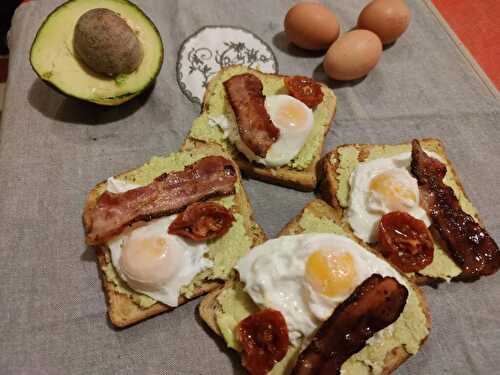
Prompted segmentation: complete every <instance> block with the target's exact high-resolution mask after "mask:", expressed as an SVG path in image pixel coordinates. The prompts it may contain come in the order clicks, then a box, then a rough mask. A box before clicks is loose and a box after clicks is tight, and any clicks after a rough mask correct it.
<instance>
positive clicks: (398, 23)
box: [358, 0, 411, 44]
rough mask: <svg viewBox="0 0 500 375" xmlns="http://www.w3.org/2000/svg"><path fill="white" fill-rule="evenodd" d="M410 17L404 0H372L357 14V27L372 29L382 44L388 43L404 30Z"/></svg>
mask: <svg viewBox="0 0 500 375" xmlns="http://www.w3.org/2000/svg"><path fill="white" fill-rule="evenodd" d="M410 18H411V13H410V9H409V8H408V6H407V5H406V3H405V2H404V0H374V1H372V2H371V3H369V4H368V5H367V6H366V7H365V8H364V9H363V10H362V11H361V13H360V14H359V17H358V28H360V29H366V30H371V31H373V32H374V33H375V34H377V35H378V36H379V38H380V40H381V41H382V43H383V44H389V43H392V42H394V41H395V40H396V39H398V38H399V37H400V36H401V34H403V33H404V32H405V30H406V29H407V28H408V25H409V24H410Z"/></svg>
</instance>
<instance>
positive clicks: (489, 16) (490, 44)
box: [432, 0, 500, 90]
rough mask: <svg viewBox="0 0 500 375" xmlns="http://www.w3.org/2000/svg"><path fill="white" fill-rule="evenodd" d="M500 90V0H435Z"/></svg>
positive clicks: (454, 29) (440, 10)
mask: <svg viewBox="0 0 500 375" xmlns="http://www.w3.org/2000/svg"><path fill="white" fill-rule="evenodd" d="M432 2H433V3H434V5H435V6H436V8H437V9H438V10H439V12H440V13H441V15H442V16H443V18H444V19H445V20H446V21H447V22H448V24H449V25H450V27H451V28H452V29H453V31H454V32H455V34H457V36H458V37H459V38H460V40H461V41H462V43H463V44H464V45H465V46H466V47H467V49H468V50H469V51H470V53H471V54H472V56H474V58H475V59H476V61H477V62H478V63H479V65H480V66H481V67H482V68H483V70H484V72H485V73H486V74H487V75H488V76H489V77H490V79H491V80H492V81H493V83H494V84H495V86H496V87H497V90H500V0H432Z"/></svg>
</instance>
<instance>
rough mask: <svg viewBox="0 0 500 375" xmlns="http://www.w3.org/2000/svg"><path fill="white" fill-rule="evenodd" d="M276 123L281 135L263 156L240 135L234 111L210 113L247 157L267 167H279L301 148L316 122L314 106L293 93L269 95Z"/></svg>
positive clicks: (268, 104)
mask: <svg viewBox="0 0 500 375" xmlns="http://www.w3.org/2000/svg"><path fill="white" fill-rule="evenodd" d="M264 106H265V108H266V111H267V113H268V114H269V117H270V118H271V121H272V122H273V124H274V125H275V126H276V127H277V128H279V130H280V135H279V137H278V139H277V140H276V142H274V143H273V144H272V145H271V147H270V148H269V150H268V151H267V154H266V157H265V158H261V157H259V156H257V155H255V153H254V152H253V151H252V150H250V149H249V148H248V146H247V145H246V144H245V143H243V141H242V139H241V138H240V134H239V131H238V125H237V123H236V119H235V118H234V114H231V115H229V116H224V115H222V116H218V117H210V119H209V121H210V124H212V125H215V124H216V125H218V126H219V127H220V128H221V129H222V130H223V131H224V134H225V135H226V136H227V137H228V138H229V140H230V141H231V143H233V144H234V145H235V146H236V148H237V149H238V150H239V151H240V152H241V153H243V154H244V155H245V156H246V157H247V159H249V160H252V161H255V162H257V163H260V164H263V165H265V166H267V167H279V166H282V165H285V164H287V163H289V162H290V161H291V160H292V159H293V158H294V157H295V156H297V154H298V153H299V152H300V150H301V149H302V147H303V146H304V143H305V142H306V140H307V137H308V136H309V133H310V132H311V130H312V128H313V125H314V116H313V112H312V110H311V109H310V108H309V107H308V106H306V105H305V104H304V103H302V102H301V101H300V100H298V99H295V98H294V97H292V96H289V95H271V96H267V97H266V99H265V102H264Z"/></svg>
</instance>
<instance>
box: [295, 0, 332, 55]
mask: <svg viewBox="0 0 500 375" xmlns="http://www.w3.org/2000/svg"><path fill="white" fill-rule="evenodd" d="M285 32H286V35H287V37H288V40H289V41H290V42H292V43H294V44H296V45H297V46H299V47H302V48H304V49H309V50H322V49H327V48H328V47H330V46H331V44H332V43H333V42H334V41H335V40H336V39H337V38H338V36H339V32H340V28H339V23H338V22H337V17H335V14H334V13H333V12H332V11H331V10H330V9H328V8H327V7H326V6H324V5H322V4H320V3H300V4H297V5H295V6H294V7H292V8H291V9H290V10H289V11H288V13H287V14H286V17H285Z"/></svg>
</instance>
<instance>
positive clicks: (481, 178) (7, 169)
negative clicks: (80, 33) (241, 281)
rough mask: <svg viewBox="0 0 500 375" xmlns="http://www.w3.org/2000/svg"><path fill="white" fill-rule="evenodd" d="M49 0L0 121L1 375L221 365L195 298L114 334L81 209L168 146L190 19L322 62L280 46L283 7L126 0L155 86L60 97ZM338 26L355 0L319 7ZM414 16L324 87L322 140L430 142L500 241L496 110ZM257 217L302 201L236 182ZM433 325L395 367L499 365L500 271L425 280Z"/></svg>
mask: <svg viewBox="0 0 500 375" xmlns="http://www.w3.org/2000/svg"><path fill="white" fill-rule="evenodd" d="M59 3H60V1H45V0H44V1H33V2H31V3H28V4H25V5H23V6H22V7H21V8H20V9H19V10H18V12H17V14H16V17H15V20H14V24H13V29H12V30H11V35H10V36H11V38H10V45H11V56H10V67H9V80H8V84H7V93H6V102H5V110H4V113H3V116H2V123H1V126H0V176H1V194H0V212H1V215H0V261H1V263H0V373H2V374H231V373H242V369H241V367H240V365H239V361H238V358H237V357H236V356H235V355H228V353H227V352H226V350H224V346H223V345H222V344H221V341H220V340H214V338H213V337H212V335H211V334H210V333H208V331H207V330H206V329H205V328H204V326H203V325H202V324H201V322H200V320H199V319H198V318H197V317H196V313H195V309H196V306H197V304H198V302H199V301H194V302H192V303H189V304H187V305H185V306H182V307H181V308H178V309H177V310H175V311H174V312H172V313H169V314H163V315H161V316H158V317H156V318H153V319H150V320H148V321H146V322H143V323H140V324H138V325H136V326H134V327H131V328H129V329H126V330H121V331H118V330H115V329H113V328H112V327H111V326H110V324H109V323H108V321H107V319H106V304H105V299H104V294H103V293H102V290H101V284H100V280H99V276H98V272H97V267H96V263H95V256H94V254H93V253H92V252H91V251H87V250H86V249H85V245H84V240H83V228H82V224H81V212H82V207H83V202H84V200H85V196H86V193H87V192H88V191H89V190H90V189H91V188H92V187H93V186H94V184H95V183H96V182H98V181H101V180H103V179H105V178H106V177H108V176H111V175H113V174H117V173H118V172H121V171H124V170H128V169H131V168H134V167H136V166H138V165H141V164H142V163H144V162H145V161H147V160H148V159H149V158H150V157H151V156H153V155H157V154H167V153H170V152H172V151H175V150H177V149H178V148H179V146H180V144H181V142H182V140H183V138H184V137H185V135H186V134H187V132H188V129H189V127H190V124H191V121H192V119H194V118H195V116H196V115H197V113H198V111H199V107H198V106H196V105H194V104H192V103H191V102H189V101H188V100H187V98H186V97H185V96H183V94H182V93H181V91H180V89H179V87H178V85H177V82H176V75H175V63H176V56H177V51H178V48H179V46H180V45H181V43H182V41H183V40H184V39H185V38H186V37H187V36H188V35H190V34H192V33H193V32H194V31H196V30H197V29H199V28H200V27H202V26H204V25H217V24H227V25H236V26H241V27H244V28H245V29H248V30H251V31H253V32H254V33H256V34H257V35H259V36H260V37H261V38H262V39H263V40H264V41H265V42H267V43H268V44H269V45H270V46H271V47H272V48H273V50H274V52H275V54H276V57H277V59H278V61H279V67H280V72H282V73H285V74H302V75H311V74H312V75H313V76H314V77H315V78H317V79H324V78H325V77H324V76H323V75H322V73H321V69H320V67H319V66H320V63H321V57H310V56H307V55H305V54H303V53H300V52H298V51H296V50H293V49H292V50H287V48H286V43H285V40H284V37H283V34H282V21H283V17H284V15H285V13H286V10H287V9H288V7H289V6H290V5H291V2H290V1H284V0H280V1H238V2H237V1H222V0H213V1H203V2H202V1H195V0H182V1H180V0H179V1H153V0H150V1H140V2H139V1H138V3H139V5H140V6H141V7H142V8H143V9H144V11H145V12H146V13H147V14H148V15H149V16H150V17H151V18H152V19H153V21H154V22H155V23H156V25H157V26H158V28H159V30H160V32H161V35H162V37H163V40H164V43H165V64H164V66H163V69H162V71H161V74H160V75H159V77H158V80H157V83H156V86H155V87H154V90H153V91H152V92H151V93H150V94H149V95H145V96H141V97H139V98H137V99H135V100H133V101H132V102H130V103H128V104H126V105H123V106H121V107H117V108H102V107H97V106H93V105H90V104H86V103H81V102H77V101H75V100H73V99H70V98H66V97H64V96H62V95H60V94H59V93H57V92H55V91H54V90H51V89H50V88H49V87H47V86H46V85H45V84H43V83H42V82H40V81H39V80H38V79H37V78H36V76H35V74H34V73H33V72H32V70H31V68H30V65H29V62H28V53H29V48H30V45H31V42H32V40H33V37H34V35H35V33H36V30H37V29H38V27H39V26H40V24H41V22H42V21H43V19H44V18H45V17H46V16H47V14H48V13H49V12H50V11H51V10H52V9H54V7H55V6H56V5H58V4H59ZM328 3H330V5H331V7H332V8H333V9H334V10H335V11H336V13H337V15H338V18H339V20H340V23H341V24H342V28H343V30H348V29H350V28H351V27H352V26H353V25H354V24H355V22H356V17H357V13H358V12H359V10H360V9H361V8H362V6H363V4H364V1H361V0H349V1H347V0H345V1H339V0H338V1H329V2H328ZM408 3H410V6H411V8H412V11H413V20H412V23H411V26H410V28H409V30H408V31H407V33H406V34H405V35H404V36H403V37H402V38H401V40H400V41H398V42H397V43H396V44H395V45H394V46H392V47H391V48H388V49H387V50H386V51H385V52H384V54H383V56H382V60H381V62H380V64H379V65H378V66H377V67H376V69H375V70H374V71H373V72H371V73H370V75H369V76H368V77H367V78H366V79H364V80H362V81H361V82H354V83H346V84H342V85H339V84H334V83H332V82H330V81H326V80H325V81H326V82H328V83H329V84H331V85H333V88H334V89H335V92H336V94H337V96H338V112H337V116H336V119H335V122H334V124H333V128H332V131H331V132H330V134H329V135H328V138H327V142H326V149H327V150H328V149H331V148H332V147H334V146H336V145H338V144H342V143H353V142H357V143H361V142H378V143H391V142H393V143H394V142H401V141H406V140H408V139H410V138H412V137H439V138H441V139H442V140H443V141H444V143H445V145H446V147H447V151H448V154H449V156H450V158H451V160H453V161H454V162H455V164H456V167H457V169H458V171H459V173H460V175H461V177H462V181H463V183H464V186H465V189H466V190H467V192H468V194H469V195H470V198H471V199H472V201H473V202H474V204H475V205H476V206H477V208H478V209H479V211H480V212H481V214H482V217H483V219H484V221H485V223H486V224H487V228H488V229H489V230H490V232H491V234H492V235H493V236H494V237H495V238H496V240H497V241H498V240H500V215H499V214H500V199H499V197H500V194H499V192H500V188H499V185H500V167H499V165H500V147H499V142H500V110H499V105H498V102H497V101H496V99H495V98H494V95H492V93H491V92H490V91H489V90H488V89H487V88H486V86H484V84H483V83H482V81H481V80H480V79H479V78H478V76H477V75H476V73H475V72H474V70H473V69H472V68H471V66H470V63H469V62H467V61H466V60H465V59H464V58H463V57H462V55H461V54H460V52H459V50H458V49H457V47H456V45H455V44H454V42H453V41H452V39H451V38H450V37H449V35H448V34H447V33H446V32H445V30H444V28H443V26H442V25H441V24H440V23H439V22H438V20H437V19H436V18H435V16H434V15H433V14H432V12H430V11H429V9H428V8H427V6H426V5H425V4H424V3H423V2H422V1H417V0H415V1H414V0H412V1H409V2H408ZM245 187H246V188H247V189H248V192H249V195H250V198H251V201H252V204H253V206H254V209H255V213H256V218H257V220H258V222H259V223H260V224H261V225H262V226H263V228H264V229H265V230H266V232H267V234H268V235H269V236H274V235H275V234H276V233H277V232H278V231H279V229H280V228H281V227H282V226H284V225H285V223H286V222H287V221H288V220H289V219H290V218H292V217H293V216H294V215H296V214H297V213H298V212H299V211H300V209H301V208H302V207H303V206H304V204H305V203H306V202H307V201H308V200H310V199H311V198H312V194H304V193H300V192H296V191H292V190H288V189H284V188H279V187H276V186H271V185H267V184H264V183H260V182H256V181H245ZM424 290H425V293H426V295H427V297H428V299H429V303H430V307H431V310H432V315H433V323H434V327H433V331H432V333H431V335H430V338H429V340H428V342H427V343H426V344H425V346H424V348H423V350H422V351H421V352H420V353H418V354H417V355H416V356H415V357H413V358H411V359H410V360H409V361H408V362H407V363H406V364H405V365H404V366H403V367H402V368H401V369H400V370H399V374H464V375H465V374H498V373H500V274H497V275H495V276H492V277H487V278H484V279H482V280H480V281H478V282H475V283H451V284H443V285H440V286H439V288H438V289H436V290H434V289H431V288H427V287H426V288H424Z"/></svg>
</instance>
